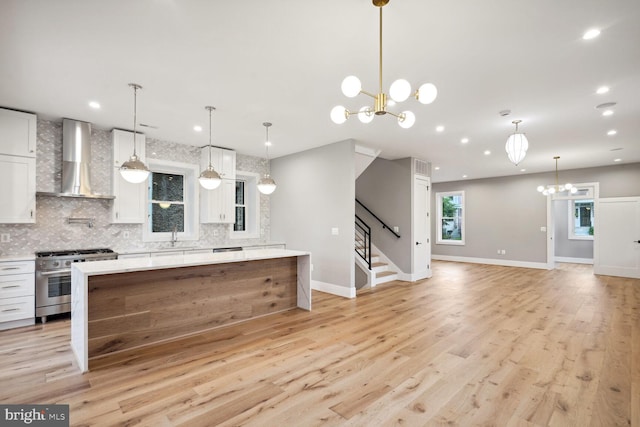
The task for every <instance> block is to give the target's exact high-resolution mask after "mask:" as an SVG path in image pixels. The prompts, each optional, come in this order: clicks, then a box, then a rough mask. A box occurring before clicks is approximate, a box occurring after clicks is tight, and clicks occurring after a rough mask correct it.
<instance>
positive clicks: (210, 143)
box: [209, 108, 212, 169]
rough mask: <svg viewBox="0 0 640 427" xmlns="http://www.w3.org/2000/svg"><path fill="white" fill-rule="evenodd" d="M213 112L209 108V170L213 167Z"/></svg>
mask: <svg viewBox="0 0 640 427" xmlns="http://www.w3.org/2000/svg"><path fill="white" fill-rule="evenodd" d="M211 111H212V109H211V108H209V169H211V167H212V165H211Z"/></svg>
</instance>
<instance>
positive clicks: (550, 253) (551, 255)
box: [547, 182, 600, 270]
mask: <svg viewBox="0 0 640 427" xmlns="http://www.w3.org/2000/svg"><path fill="white" fill-rule="evenodd" d="M573 186H574V187H578V188H580V187H593V209H594V211H595V212H594V215H595V218H597V216H598V206H599V201H598V200H599V199H600V182H582V183H579V184H573ZM554 200H573V198H572V197H568V196H565V197H554V195H552V194H549V195H548V196H547V270H553V269H555V268H556V261H555V257H556V248H555V245H556V242H555V240H554V234H555V226H556V224H555V218H554V216H553V201H554ZM595 221H597V220H595ZM597 235H598V233H597V232H596V233H593V259H594V263H595V259H596V254H595V251H596V246H597V245H596V239H597Z"/></svg>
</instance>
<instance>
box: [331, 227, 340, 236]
mask: <svg viewBox="0 0 640 427" xmlns="http://www.w3.org/2000/svg"><path fill="white" fill-rule="evenodd" d="M331 234H332V235H333V236H337V235H339V234H340V230H339V229H338V227H333V228H332V229H331Z"/></svg>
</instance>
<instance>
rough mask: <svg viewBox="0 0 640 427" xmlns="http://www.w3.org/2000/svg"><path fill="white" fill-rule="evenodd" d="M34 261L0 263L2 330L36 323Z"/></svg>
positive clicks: (0, 324) (0, 321)
mask: <svg viewBox="0 0 640 427" xmlns="http://www.w3.org/2000/svg"><path fill="white" fill-rule="evenodd" d="M34 268H35V263H34V261H17V262H10V261H2V262H0V330H4V329H9V328H16V327H19V326H26V325H33V324H34V323H35V276H34Z"/></svg>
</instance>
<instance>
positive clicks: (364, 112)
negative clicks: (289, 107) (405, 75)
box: [331, 0, 438, 129]
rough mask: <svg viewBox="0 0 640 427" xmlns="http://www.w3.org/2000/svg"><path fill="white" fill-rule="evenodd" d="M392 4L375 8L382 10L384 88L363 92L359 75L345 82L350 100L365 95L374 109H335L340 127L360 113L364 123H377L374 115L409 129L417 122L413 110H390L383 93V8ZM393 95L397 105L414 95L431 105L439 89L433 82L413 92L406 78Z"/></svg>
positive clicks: (379, 0)
mask: <svg viewBox="0 0 640 427" xmlns="http://www.w3.org/2000/svg"><path fill="white" fill-rule="evenodd" d="M387 3H389V0H373V5H374V6H376V7H378V8H379V9H380V62H379V68H380V72H379V82H380V88H379V92H378V94H377V95H374V94H373V93H371V92H367V91H365V90H362V83H361V82H360V79H358V78H357V77H356V76H348V77H346V78H345V79H344V80H343V81H342V93H343V94H344V95H345V96H347V97H349V98H354V97H356V96H358V95H359V94H361V93H362V94H365V95H367V96H370V97H371V98H373V108H372V107H370V106H364V107H362V108H360V110H359V111H349V110H347V109H346V108H345V107H343V106H342V105H338V106H336V107H333V109H332V110H331V120H333V122H334V123H336V124H342V123H344V122H346V121H347V119H348V118H349V116H351V115H352V114H356V115H357V116H358V118H359V119H360V121H361V122H362V123H370V122H371V121H372V120H373V116H374V115H376V116H383V115H385V114H390V115H392V116H394V117H396V118H397V119H398V124H399V125H400V127H402V128H405V129H408V128H410V127H411V126H413V124H414V123H415V121H416V116H415V114H413V113H412V112H411V111H403V112H401V113H399V114H396V113H392V112H391V111H387V105H388V104H387V95H386V94H385V93H384V92H383V91H382V7H383V6H385V5H386V4H387ZM389 95H390V96H391V99H393V101H395V102H403V101H405V100H406V99H407V98H409V96H411V95H413V97H414V98H415V99H417V100H418V101H419V102H420V103H422V104H431V103H432V102H433V101H434V100H435V99H436V97H437V96H438V89H437V88H436V87H435V86H434V85H433V84H432V83H425V84H423V85H422V86H420V88H419V89H418V90H417V91H415V92H413V93H412V91H411V84H409V82H408V81H406V80H404V79H398V80H396V81H395V82H393V83H392V84H391V87H390V88H389Z"/></svg>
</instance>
